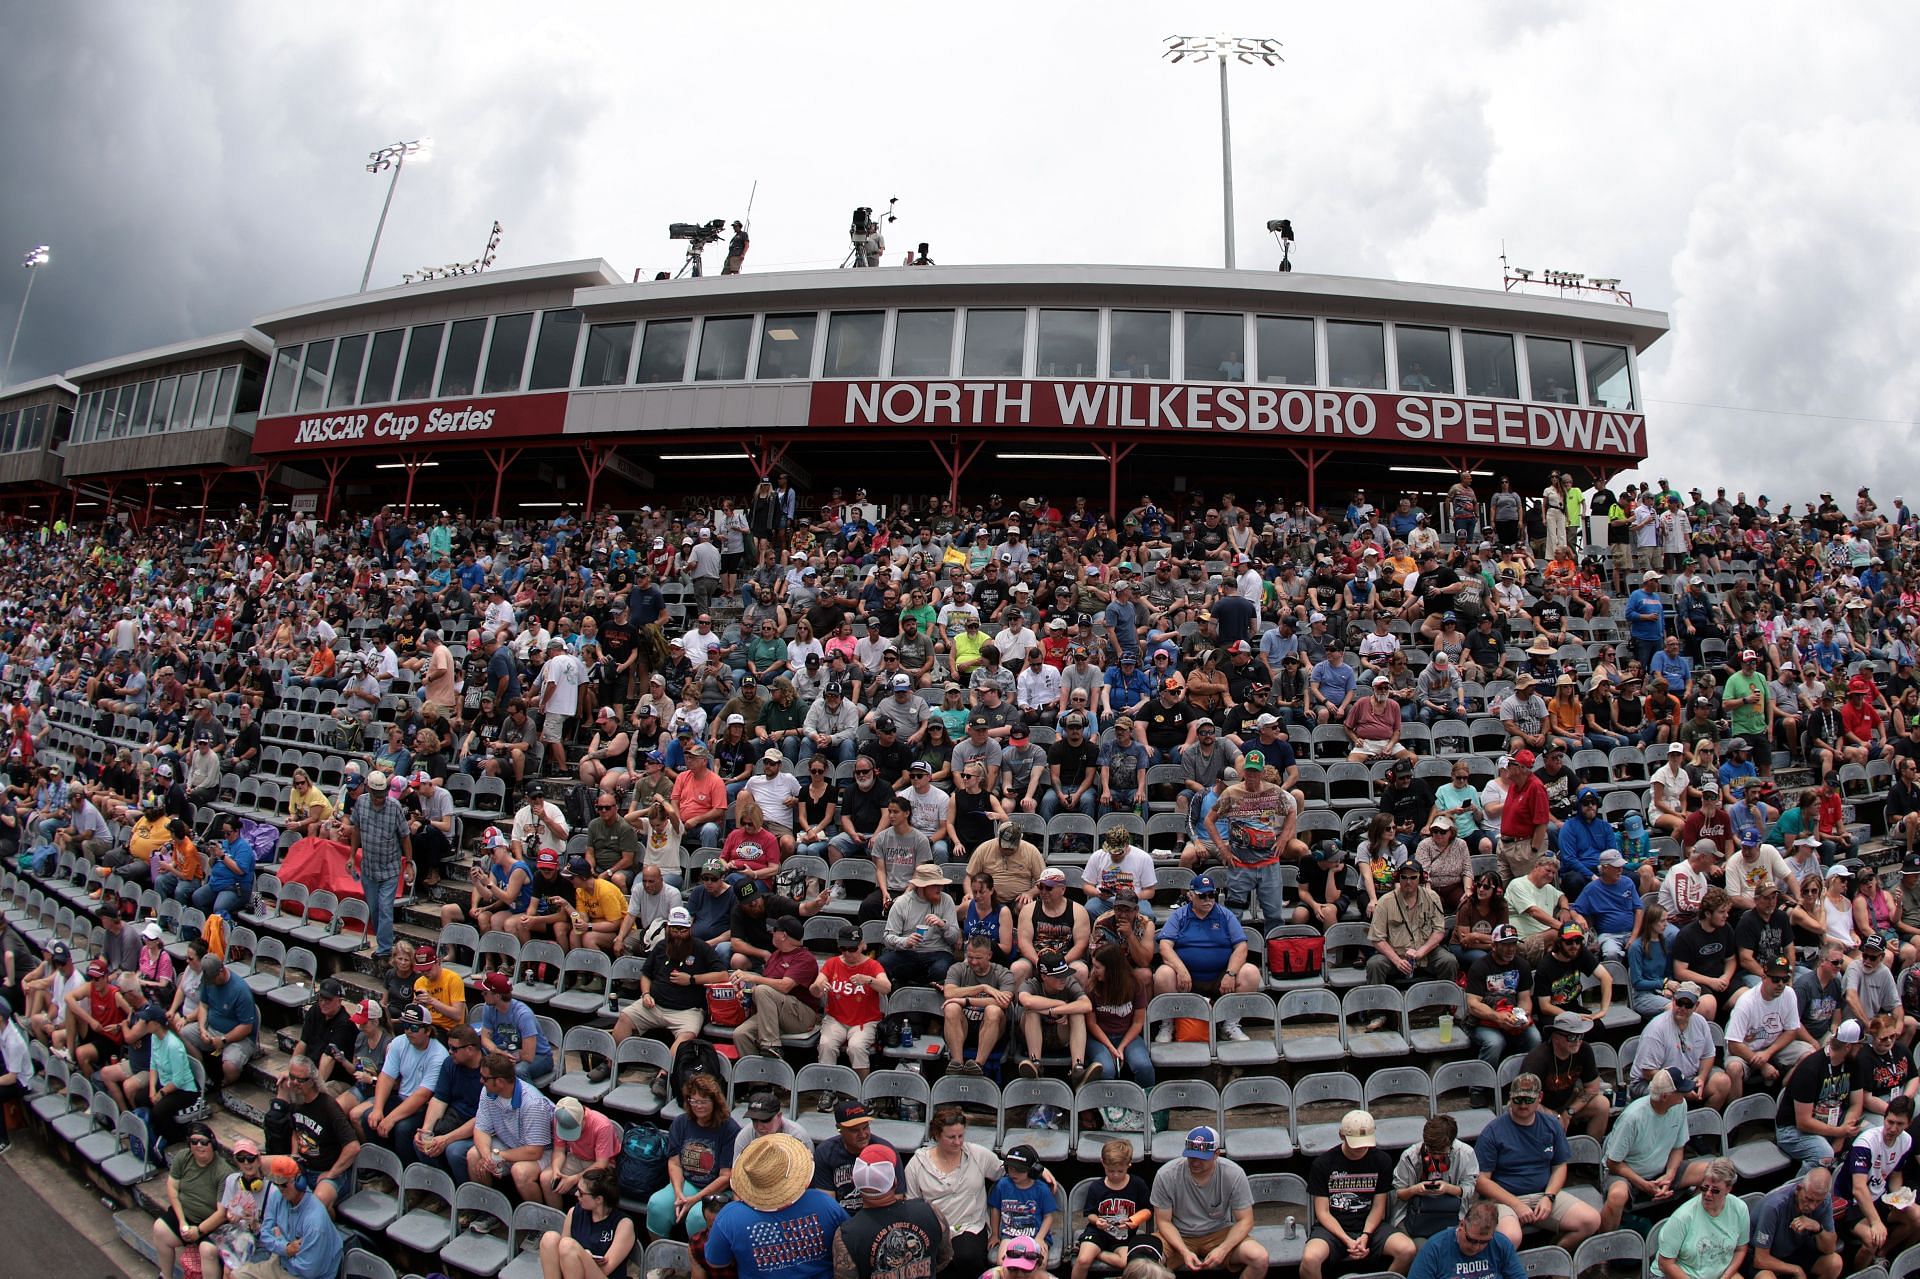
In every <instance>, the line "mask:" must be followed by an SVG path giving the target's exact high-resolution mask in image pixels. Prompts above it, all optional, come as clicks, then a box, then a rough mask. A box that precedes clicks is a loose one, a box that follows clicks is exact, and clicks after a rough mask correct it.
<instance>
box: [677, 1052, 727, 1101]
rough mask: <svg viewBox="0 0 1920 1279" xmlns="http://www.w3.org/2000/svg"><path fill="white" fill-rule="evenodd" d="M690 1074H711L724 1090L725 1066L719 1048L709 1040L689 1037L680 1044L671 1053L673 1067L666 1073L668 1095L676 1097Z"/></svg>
mask: <svg viewBox="0 0 1920 1279" xmlns="http://www.w3.org/2000/svg"><path fill="white" fill-rule="evenodd" d="M691 1075H712V1076H713V1077H714V1078H715V1079H718V1080H719V1081H720V1088H721V1091H722V1092H725V1091H726V1082H727V1067H726V1064H725V1059H724V1058H722V1057H721V1056H720V1050H719V1049H718V1048H715V1047H714V1046H713V1044H712V1042H711V1041H709V1040H705V1039H689V1040H688V1041H687V1042H686V1043H684V1044H681V1045H680V1047H679V1049H678V1050H677V1051H676V1052H675V1053H674V1054H673V1068H672V1069H671V1070H670V1071H669V1072H668V1073H667V1089H668V1095H669V1096H673V1097H678V1096H679V1095H680V1086H681V1085H682V1084H684V1083H685V1082H686V1081H687V1078H688V1077H689V1076H691Z"/></svg>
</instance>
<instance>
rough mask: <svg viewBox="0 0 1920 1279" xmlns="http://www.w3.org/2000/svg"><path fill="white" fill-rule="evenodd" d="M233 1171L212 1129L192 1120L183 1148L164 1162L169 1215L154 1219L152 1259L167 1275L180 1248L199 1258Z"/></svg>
mask: <svg viewBox="0 0 1920 1279" xmlns="http://www.w3.org/2000/svg"><path fill="white" fill-rule="evenodd" d="M232 1175H233V1165H232V1164H230V1163H228V1162H227V1160H226V1157H225V1156H224V1155H222V1154H221V1153H220V1147H219V1146H218V1145H216V1144H215V1142H214V1137H213V1129H211V1128H209V1127H208V1126H207V1125H206V1124H203V1123H196V1124H194V1125H193V1126H192V1128H190V1129H189V1130H188V1132H187V1139H186V1144H185V1146H184V1148H183V1149H181V1150H180V1151H178V1152H177V1153H176V1154H174V1155H173V1157H172V1159H171V1160H170V1161H169V1162H168V1165H167V1198H166V1202H167V1209H168V1215H167V1216H165V1217H156V1218H155V1219H154V1222H153V1251H154V1254H155V1258H154V1259H155V1261H156V1262H157V1263H158V1265H159V1267H160V1269H162V1270H164V1271H166V1273H167V1275H168V1279H172V1275H173V1267H174V1263H175V1262H176V1261H178V1260H179V1259H180V1251H181V1249H183V1248H188V1249H192V1250H193V1253H194V1255H195V1258H196V1260H197V1259H198V1254H199V1249H200V1244H201V1242H202V1241H203V1240H205V1239H206V1238H207V1237H208V1236H209V1235H211V1234H212V1233H213V1230H214V1229H215V1226H214V1221H215V1218H216V1217H217V1215H218V1214H219V1211H220V1191H221V1188H222V1187H223V1186H225V1184H226V1180H227V1178H228V1177H230V1176H232ZM169 1218H171V1219H169Z"/></svg>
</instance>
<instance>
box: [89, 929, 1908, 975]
mask: <svg viewBox="0 0 1920 1279" xmlns="http://www.w3.org/2000/svg"><path fill="white" fill-rule="evenodd" d="M1886 949H1887V941H1886V938H1884V937H1882V936H1881V935H1880V934H1879V933H1868V934H1867V935H1866V936H1865V937H1862V938H1861V939H1860V953H1861V954H1863V955H1864V954H1866V953H1867V952H1868V951H1872V952H1873V953H1874V954H1877V955H1878V954H1885V953H1886ZM96 962H97V961H96ZM88 971H89V972H91V971H92V969H88Z"/></svg>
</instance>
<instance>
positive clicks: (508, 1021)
mask: <svg viewBox="0 0 1920 1279" xmlns="http://www.w3.org/2000/svg"><path fill="white" fill-rule="evenodd" d="M480 1000H481V1003H480V1019H479V1021H478V1022H476V1023H474V1029H475V1030H476V1031H478V1032H479V1035H480V1047H481V1048H482V1049H483V1050H484V1051H485V1052H486V1053H487V1055H488V1056H491V1055H492V1054H494V1053H505V1054H506V1055H507V1056H508V1057H511V1058H513V1071H514V1073H515V1074H516V1075H518V1076H519V1077H520V1078H522V1079H525V1080H527V1081H529V1082H531V1081H533V1080H536V1079H542V1078H544V1077H545V1076H547V1075H548V1074H550V1073H551V1072H552V1070H553V1048H554V1045H553V1044H552V1043H551V1042H550V1041H549V1040H548V1039H547V1036H546V1034H545V1032H543V1031H542V1030H541V1029H540V1023H539V1022H538V1021H537V1020H535V1018H534V1015H533V1009H531V1008H529V1007H527V1005H526V1004H524V1003H522V1002H521V1001H520V1000H518V999H515V998H514V997H513V978H512V977H510V976H508V975H507V974H506V973H488V974H487V975H486V976H485V977H482V978H481V979H480Z"/></svg>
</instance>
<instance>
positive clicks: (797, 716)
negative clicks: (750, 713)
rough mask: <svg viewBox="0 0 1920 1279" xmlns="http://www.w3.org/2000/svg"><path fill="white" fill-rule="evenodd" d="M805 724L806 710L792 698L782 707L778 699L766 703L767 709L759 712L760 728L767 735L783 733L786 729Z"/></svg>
mask: <svg viewBox="0 0 1920 1279" xmlns="http://www.w3.org/2000/svg"><path fill="white" fill-rule="evenodd" d="M806 722H807V708H806V707H805V706H803V705H801V703H800V699H799V698H797V697H796V698H794V699H793V700H792V701H791V702H789V703H787V705H785V706H782V705H781V704H780V701H779V699H778V698H775V699H774V700H773V701H771V702H769V703H767V709H766V710H764V711H761V712H760V727H762V728H764V729H766V730H767V731H768V732H769V733H784V732H786V731H787V730H788V729H794V728H799V727H800V726H801V725H802V724H805V723H806Z"/></svg>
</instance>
